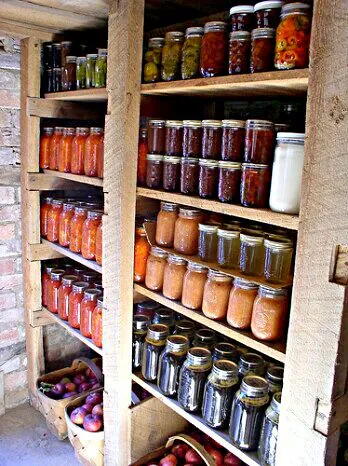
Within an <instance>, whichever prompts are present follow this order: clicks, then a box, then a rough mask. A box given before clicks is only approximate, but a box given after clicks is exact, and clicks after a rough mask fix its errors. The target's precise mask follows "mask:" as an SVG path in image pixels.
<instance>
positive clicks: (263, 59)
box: [250, 28, 275, 73]
mask: <svg viewBox="0 0 348 466" xmlns="http://www.w3.org/2000/svg"><path fill="white" fill-rule="evenodd" d="M274 43H275V30H274V29H272V28H257V29H254V30H253V31H252V33H251V57H250V71H251V73H258V72H262V71H271V70H273V68H274V65H273V62H274Z"/></svg>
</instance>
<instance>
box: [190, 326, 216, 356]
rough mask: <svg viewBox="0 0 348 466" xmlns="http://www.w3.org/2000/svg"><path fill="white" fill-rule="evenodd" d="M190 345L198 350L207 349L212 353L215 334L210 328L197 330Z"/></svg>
mask: <svg viewBox="0 0 348 466" xmlns="http://www.w3.org/2000/svg"><path fill="white" fill-rule="evenodd" d="M192 345H193V346H194V347H195V346H198V347H200V348H207V349H208V350H209V351H213V348H214V346H215V345H216V333H215V332H214V330H211V329H210V328H202V329H200V330H197V332H196V334H195V337H194V339H193V342H192Z"/></svg>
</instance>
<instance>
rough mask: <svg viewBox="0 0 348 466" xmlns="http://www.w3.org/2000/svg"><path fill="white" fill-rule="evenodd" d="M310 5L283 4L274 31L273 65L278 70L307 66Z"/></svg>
mask: <svg viewBox="0 0 348 466" xmlns="http://www.w3.org/2000/svg"><path fill="white" fill-rule="evenodd" d="M310 8H311V7H310V5H307V4H305V3H299V2H295V3H287V4H285V5H283V7H282V11H281V15H280V23H279V25H278V27H277V32H276V46H275V57H274V66H275V68H276V69H278V70H290V69H293V68H307V67H308V63H309V44H310V37H311V13H310Z"/></svg>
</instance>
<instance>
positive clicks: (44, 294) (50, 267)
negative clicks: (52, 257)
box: [41, 264, 58, 307]
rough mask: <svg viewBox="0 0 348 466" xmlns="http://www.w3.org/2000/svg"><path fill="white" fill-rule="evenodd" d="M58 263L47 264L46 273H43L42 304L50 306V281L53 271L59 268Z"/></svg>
mask: <svg viewBox="0 0 348 466" xmlns="http://www.w3.org/2000/svg"><path fill="white" fill-rule="evenodd" d="M57 268H58V265H57V264H50V265H45V267H44V273H43V274H42V277H41V291H42V296H41V300H42V305H43V306H46V307H47V306H48V287H49V283H50V280H51V272H52V270H54V269H57Z"/></svg>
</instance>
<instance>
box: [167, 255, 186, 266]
mask: <svg viewBox="0 0 348 466" xmlns="http://www.w3.org/2000/svg"><path fill="white" fill-rule="evenodd" d="M167 262H168V263H170V264H176V265H186V264H187V261H186V260H185V259H183V258H182V257H178V256H175V255H174V254H169V256H168V259H167Z"/></svg>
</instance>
